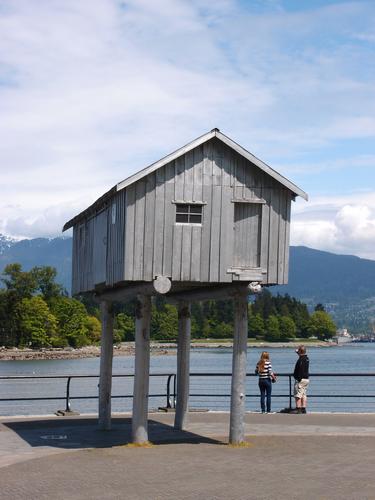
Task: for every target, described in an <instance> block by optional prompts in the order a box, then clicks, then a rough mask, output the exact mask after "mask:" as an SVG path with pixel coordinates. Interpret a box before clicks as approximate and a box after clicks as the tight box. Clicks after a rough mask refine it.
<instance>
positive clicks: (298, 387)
mask: <svg viewBox="0 0 375 500" xmlns="http://www.w3.org/2000/svg"><path fill="white" fill-rule="evenodd" d="M296 353H297V354H298V359H297V362H296V366H295V367H294V374H293V375H294V378H295V383H294V397H295V399H296V409H295V410H292V411H291V413H306V406H307V396H306V391H307V387H308V385H309V358H308V357H307V354H306V347H305V346H304V345H300V346H299V348H298V349H296Z"/></svg>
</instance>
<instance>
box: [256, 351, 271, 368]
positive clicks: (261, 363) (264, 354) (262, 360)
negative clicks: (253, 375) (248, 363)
mask: <svg viewBox="0 0 375 500" xmlns="http://www.w3.org/2000/svg"><path fill="white" fill-rule="evenodd" d="M269 359H270V355H269V353H268V352H267V351H263V352H262V354H261V355H260V359H259V361H258V363H257V367H258V370H259V371H260V372H261V371H263V369H264V365H265V364H266V361H269Z"/></svg>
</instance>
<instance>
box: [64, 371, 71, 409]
mask: <svg viewBox="0 0 375 500" xmlns="http://www.w3.org/2000/svg"><path fill="white" fill-rule="evenodd" d="M71 379H72V377H68V380H67V383H66V403H65V411H72V409H71V408H70V399H69V398H70V381H71Z"/></svg>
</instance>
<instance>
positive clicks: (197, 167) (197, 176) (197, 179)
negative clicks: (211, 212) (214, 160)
mask: <svg viewBox="0 0 375 500" xmlns="http://www.w3.org/2000/svg"><path fill="white" fill-rule="evenodd" d="M193 201H203V146H198V147H197V148H195V149H194V190H193Z"/></svg>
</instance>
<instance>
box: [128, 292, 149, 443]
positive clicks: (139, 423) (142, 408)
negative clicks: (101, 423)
mask: <svg viewBox="0 0 375 500" xmlns="http://www.w3.org/2000/svg"><path fill="white" fill-rule="evenodd" d="M150 322H151V298H150V297H149V296H146V295H138V296H137V306H136V313H135V367H134V391H133V418H132V440H133V443H146V442H147V441H148V422H147V420H148V389H149V376H150Z"/></svg>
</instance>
